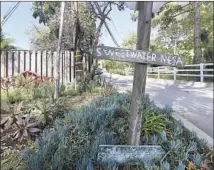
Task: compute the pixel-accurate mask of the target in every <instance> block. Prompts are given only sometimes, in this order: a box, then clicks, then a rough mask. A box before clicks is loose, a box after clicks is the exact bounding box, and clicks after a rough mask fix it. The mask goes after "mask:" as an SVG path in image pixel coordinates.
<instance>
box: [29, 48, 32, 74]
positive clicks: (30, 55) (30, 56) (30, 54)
mask: <svg viewBox="0 0 214 170" xmlns="http://www.w3.org/2000/svg"><path fill="white" fill-rule="evenodd" d="M29 58H30V59H29V62H30V63H29V70H31V62H32V61H31V60H32V59H31V58H32V52H31V51H30V52H29Z"/></svg>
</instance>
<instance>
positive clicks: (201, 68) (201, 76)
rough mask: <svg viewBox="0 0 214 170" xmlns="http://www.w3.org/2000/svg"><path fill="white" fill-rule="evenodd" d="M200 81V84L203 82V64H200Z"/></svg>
mask: <svg viewBox="0 0 214 170" xmlns="http://www.w3.org/2000/svg"><path fill="white" fill-rule="evenodd" d="M200 81H201V83H203V82H204V65H203V63H200Z"/></svg>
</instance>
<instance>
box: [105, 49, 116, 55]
mask: <svg viewBox="0 0 214 170" xmlns="http://www.w3.org/2000/svg"><path fill="white" fill-rule="evenodd" d="M104 52H105V54H106V55H110V56H113V55H114V51H113V50H110V49H109V50H104Z"/></svg>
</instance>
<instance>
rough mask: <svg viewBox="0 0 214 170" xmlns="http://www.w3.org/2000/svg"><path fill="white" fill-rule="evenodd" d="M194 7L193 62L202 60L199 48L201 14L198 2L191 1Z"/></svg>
mask: <svg viewBox="0 0 214 170" xmlns="http://www.w3.org/2000/svg"><path fill="white" fill-rule="evenodd" d="M192 3H193V9H194V59H193V64H199V63H201V62H202V50H201V16H200V3H201V2H197V1H196V2H192Z"/></svg>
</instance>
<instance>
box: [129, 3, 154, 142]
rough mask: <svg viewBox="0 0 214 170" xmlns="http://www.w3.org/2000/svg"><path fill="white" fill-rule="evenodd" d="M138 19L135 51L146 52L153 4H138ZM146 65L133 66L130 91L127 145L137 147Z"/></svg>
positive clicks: (137, 64)
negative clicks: (132, 80) (132, 79)
mask: <svg viewBox="0 0 214 170" xmlns="http://www.w3.org/2000/svg"><path fill="white" fill-rule="evenodd" d="M138 3H139V4H138V5H139V18H138V28H137V33H138V34H137V45H136V47H137V49H138V50H139V49H140V50H148V49H149V43H150V33H151V16H152V3H153V2H138ZM146 74H147V65H146V64H140V63H136V64H135V71H134V82H133V89H132V102H131V114H130V119H129V133H128V144H129V145H139V141H140V134H141V125H142V113H141V111H142V108H141V101H142V98H143V97H144V93H145V86H146V76H147V75H146Z"/></svg>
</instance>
